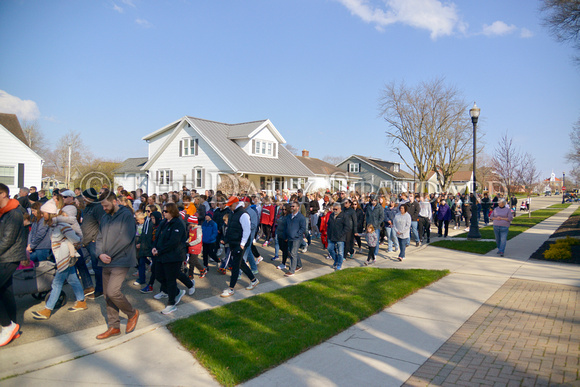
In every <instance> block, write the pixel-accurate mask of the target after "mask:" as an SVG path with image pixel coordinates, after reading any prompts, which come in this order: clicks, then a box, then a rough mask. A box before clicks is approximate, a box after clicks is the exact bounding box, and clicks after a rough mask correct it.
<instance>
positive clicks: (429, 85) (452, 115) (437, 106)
mask: <svg viewBox="0 0 580 387" xmlns="http://www.w3.org/2000/svg"><path fill="white" fill-rule="evenodd" d="M380 112H381V115H382V116H383V118H384V119H385V121H386V122H387V123H388V125H389V130H387V138H388V139H389V140H390V143H391V145H392V150H393V151H394V152H395V153H397V154H398V155H399V157H400V158H401V159H402V160H403V162H404V163H405V165H406V166H407V168H408V169H409V170H413V169H414V168H413V166H416V167H417V177H418V178H419V180H420V181H421V182H424V181H426V180H427V174H428V173H429V172H430V171H434V172H436V173H437V178H438V180H439V182H440V184H441V186H443V187H446V186H448V185H449V180H450V178H451V176H453V174H454V173H455V172H457V171H458V170H459V168H460V167H461V165H462V164H463V163H464V162H465V161H466V159H467V158H468V157H469V155H470V151H469V150H470V148H469V144H470V143H471V140H472V134H471V131H470V128H471V122H470V120H469V116H468V114H467V113H466V112H467V104H466V103H465V101H464V100H463V98H462V96H461V93H460V92H459V90H458V89H457V88H455V87H453V86H447V85H445V82H444V79H443V78H438V79H435V80H433V81H429V82H422V83H420V84H419V85H418V86H416V87H409V86H407V85H406V84H405V83H404V82H402V83H401V84H396V83H395V82H392V83H390V84H387V85H386V86H385V88H384V89H383V96H382V98H381V100H380ZM404 149H406V150H408V151H409V152H410V154H411V158H410V159H408V160H407V159H406V158H405V157H404V156H403V150H404Z"/></svg>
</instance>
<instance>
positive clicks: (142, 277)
mask: <svg viewBox="0 0 580 387" xmlns="http://www.w3.org/2000/svg"><path fill="white" fill-rule="evenodd" d="M148 261H149V258H147V257H139V266H138V267H137V269H138V270H139V283H140V284H141V285H145V283H146V282H147V275H146V270H147V262H148Z"/></svg>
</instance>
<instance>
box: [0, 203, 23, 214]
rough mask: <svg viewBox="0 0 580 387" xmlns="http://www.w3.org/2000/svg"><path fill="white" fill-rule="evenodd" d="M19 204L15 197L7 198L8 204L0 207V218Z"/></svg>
mask: <svg viewBox="0 0 580 387" xmlns="http://www.w3.org/2000/svg"><path fill="white" fill-rule="evenodd" d="M19 205H20V203H19V202H18V200H16V199H10V200H8V204H6V205H5V206H4V207H3V208H0V218H1V217H2V215H4V214H5V213H7V212H8V211H12V210H13V209H15V208H18V206H19Z"/></svg>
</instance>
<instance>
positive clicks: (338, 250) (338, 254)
mask: <svg viewBox="0 0 580 387" xmlns="http://www.w3.org/2000/svg"><path fill="white" fill-rule="evenodd" d="M328 252H329V253H330V256H331V257H332V259H333V260H334V265H335V266H336V270H340V269H342V261H343V260H344V242H333V241H328Z"/></svg>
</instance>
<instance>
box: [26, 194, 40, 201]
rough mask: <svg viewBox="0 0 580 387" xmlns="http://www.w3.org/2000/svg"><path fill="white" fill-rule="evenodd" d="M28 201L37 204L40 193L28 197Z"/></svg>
mask: <svg viewBox="0 0 580 387" xmlns="http://www.w3.org/2000/svg"><path fill="white" fill-rule="evenodd" d="M28 199H29V200H30V201H33V202H37V201H38V192H33V193H31V194H30V195H28Z"/></svg>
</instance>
